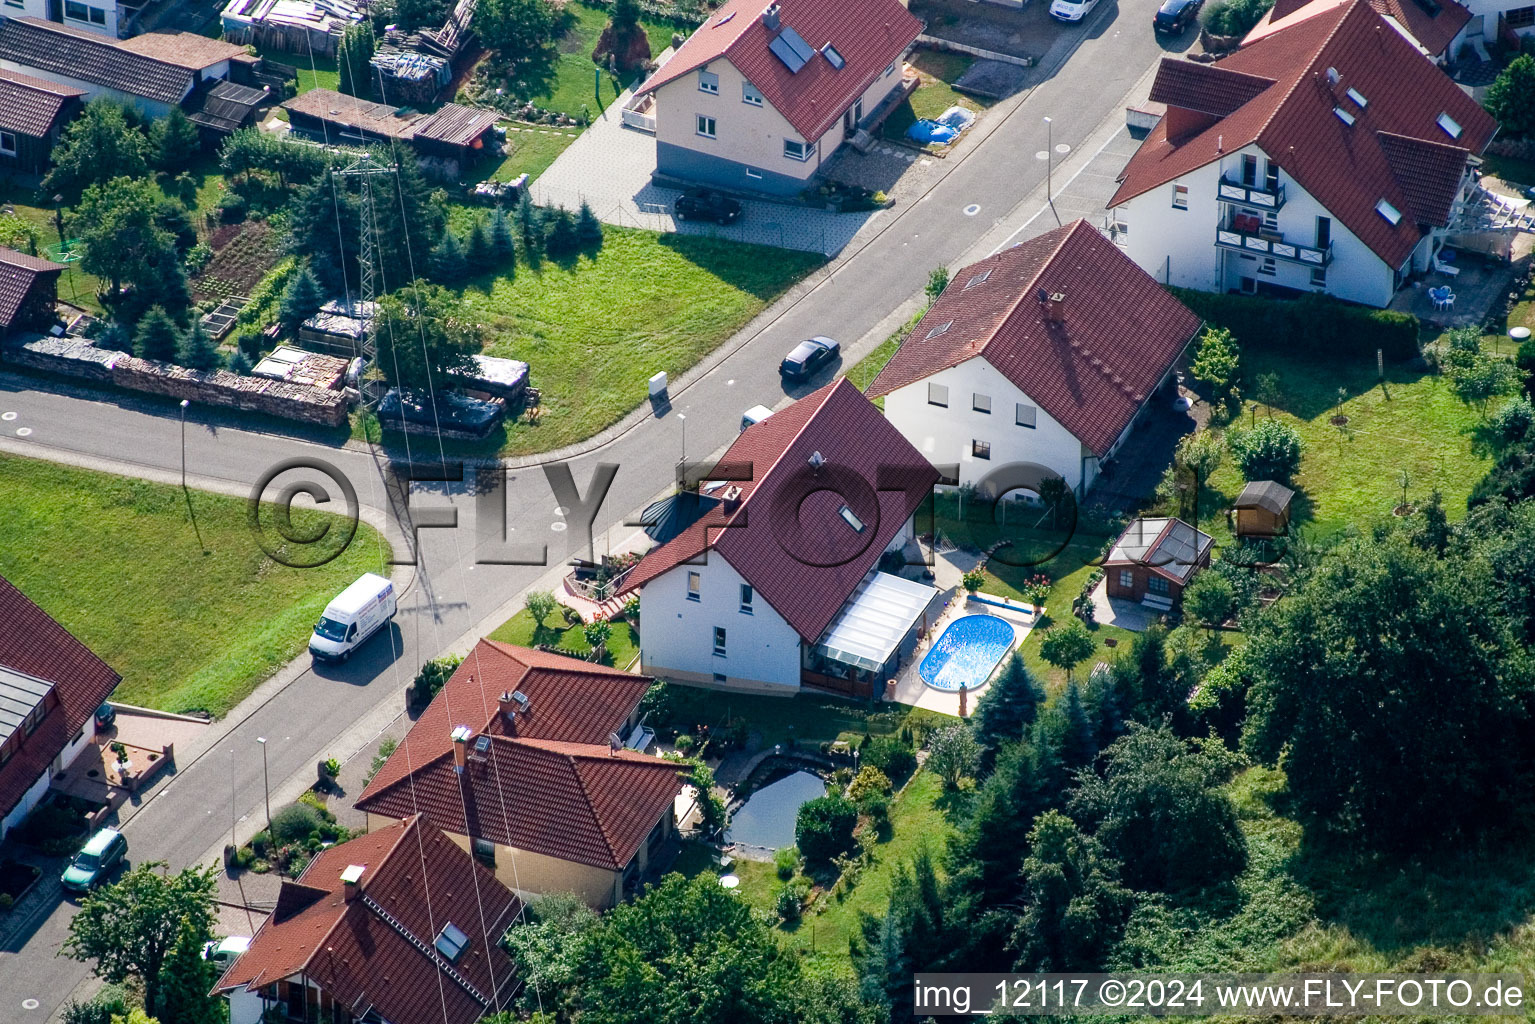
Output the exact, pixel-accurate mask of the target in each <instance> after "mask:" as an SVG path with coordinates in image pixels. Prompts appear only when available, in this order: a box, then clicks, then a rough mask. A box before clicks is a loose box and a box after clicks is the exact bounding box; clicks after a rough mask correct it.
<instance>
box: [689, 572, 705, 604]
mask: <svg viewBox="0 0 1535 1024" xmlns="http://www.w3.org/2000/svg"><path fill="white" fill-rule="evenodd" d="M703 579H704V578H703V577H702V576H700V575H699V574H698V573H696V572H694V571H693V570H692V569H689V570H688V600H689V601H697V600H699V599H700V591H701V590H702V589H703Z"/></svg>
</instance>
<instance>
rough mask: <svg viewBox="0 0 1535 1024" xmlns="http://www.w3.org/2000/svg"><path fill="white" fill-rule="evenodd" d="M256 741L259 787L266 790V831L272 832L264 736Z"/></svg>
mask: <svg viewBox="0 0 1535 1024" xmlns="http://www.w3.org/2000/svg"><path fill="white" fill-rule="evenodd" d="M256 742H257V743H259V744H261V788H262V789H263V790H264V791H265V792H266V833H267V835H268V836H270V835H271V834H272V780H271V777H270V776H268V775H267V767H266V737H265V736H257V737H256Z"/></svg>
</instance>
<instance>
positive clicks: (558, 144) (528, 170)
mask: <svg viewBox="0 0 1535 1024" xmlns="http://www.w3.org/2000/svg"><path fill="white" fill-rule="evenodd" d="M579 137H580V132H579V130H578V129H575V128H543V127H539V128H535V127H532V126H529V125H523V124H518V125H509V126H508V127H507V130H506V148H507V154H506V156H505V157H504V158H503V159H502V161H501V162H500V163H499V164H497V165H496V166H495V167H494V168H490V169H489V173H487V174H486V175H485V180H489V181H511V180H512V179H513V178H515V177H517V175H519V174H526V175H527V176H528V180H529V181H533V180H534V179H536V178H537V177H538V176H539V175H540V174H543V173H544V172H545V171H547V170H548V169H549V165H550V164H552V163H554V161H555V159H556V158H557V157H558V156H559V155H560V154H561V153H563V152H565V150H566V149H568V148H569V147H570V144H571V143H572V142H575V141H576V139H577V138H579ZM486 166H487V167H489V165H488V164H487V165H486Z"/></svg>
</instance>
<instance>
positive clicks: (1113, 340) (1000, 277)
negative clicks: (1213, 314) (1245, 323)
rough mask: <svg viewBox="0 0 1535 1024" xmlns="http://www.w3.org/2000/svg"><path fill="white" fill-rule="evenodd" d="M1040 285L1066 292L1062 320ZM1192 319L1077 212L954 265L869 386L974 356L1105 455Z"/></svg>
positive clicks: (910, 379)
mask: <svg viewBox="0 0 1535 1024" xmlns="http://www.w3.org/2000/svg"><path fill="white" fill-rule="evenodd" d="M982 275H985V279H984V280H981V277H982ZM1041 291H1043V292H1045V293H1046V294H1047V295H1055V294H1063V295H1065V297H1066V298H1065V303H1064V309H1063V312H1062V313H1060V314H1058V315H1059V316H1060V320H1059V322H1052V321H1050V320H1049V319H1048V318H1047V316H1046V314H1045V308H1044V306H1043V304H1042V303H1041V302H1040V301H1039V298H1038V294H1039V292H1041ZM951 322H952V323H951ZM945 323H950V326H949V328H948V330H946V331H944V332H943V333H942V334H936V335H934V336H933V337H928V334H929V333H930V332H931V331H932V330H933V329H934V328H936V327H938V326H941V325H943V324H945ZM1198 329H1199V318H1198V317H1196V316H1195V315H1194V314H1193V313H1191V312H1189V310H1188V308H1187V307H1185V306H1184V305H1183V303H1181V302H1179V301H1178V300H1177V299H1175V298H1173V297H1172V296H1171V295H1169V294H1168V293H1167V292H1166V291H1165V290H1164V289H1163V288H1162V287H1161V286H1160V285H1158V284H1157V283H1156V281H1154V280H1152V278H1151V277H1150V275H1148V274H1147V273H1146V272H1145V271H1144V270H1142V269H1141V268H1140V267H1138V266H1136V265H1135V262H1134V261H1133V260H1131V259H1130V258H1129V257H1128V256H1126V255H1125V254H1124V253H1123V252H1121V251H1120V250H1119V248H1118V247H1117V246H1116V245H1114V243H1112V242H1110V241H1109V240H1108V239H1106V238H1104V237H1103V235H1102V234H1100V233H1099V232H1098V231H1096V230H1095V229H1094V228H1093V227H1092V226H1091V225H1089V224H1088V223H1087V222H1086V221H1082V220H1079V221H1075V222H1074V223H1071V224H1068V225H1066V226H1065V227H1060V228H1056V229H1055V230H1054V231H1050V232H1047V233H1045V234H1043V235H1040V236H1039V237H1037V238H1033V239H1030V240H1029V241H1027V242H1024V243H1022V244H1020V245H1016V246H1013V247H1012V248H1010V249H1004V250H1002V251H1001V252H999V253H997V254H996V255H995V256H990V257H987V258H986V259H984V260H981V261H980V262H979V263H973V264H971V265H970V266H968V267H965V268H964V269H963V270H960V271H959V272H958V273H956V274H955V275H954V277H953V279H952V280H951V282H950V284H949V287H947V288H945V289H944V292H943V294H942V295H940V296H939V297H938V301H937V302H935V303H933V306H932V308H931V309H929V310H928V311H927V313H926V315H924V316H923V317H922V319H921V321H919V322H918V324H917V326H916V327H915V328H914V329H913V330H912V332H911V334H910V335H908V336H907V338H906V341H905V343H904V344H902V345H901V347H900V348H899V349H898V350H897V351H896V354H895V356H894V358H892V359H891V360H890V362H888V363H886V364H885V368H884V369H883V370H881V371H880V373H879V376H877V377H875V378H874V382H873V383H872V384H870V385H869V395H870V396H878V395H886V394H889V393H890V392H892V391H894V390H896V389H897V388H900V387H905V386H906V385H908V384H912V383H915V382H916V381H919V380H922V379H923V378H925V377H930V376H932V375H933V374H935V373H937V372H939V371H940V370H946V369H948V368H949V367H951V366H958V365H959V364H960V363H963V362H965V361H966V360H968V359H973V358H975V357H977V356H979V357H981V358H983V359H985V360H986V361H987V362H988V363H990V364H991V365H992V366H994V367H996V368H997V370H998V371H1000V372H1001V373H1002V375H1003V376H1005V377H1006V378H1007V379H1008V380H1010V381H1012V382H1013V383H1014V384H1015V385H1017V386H1018V389H1019V390H1021V391H1022V392H1023V393H1024V394H1026V395H1028V396H1029V398H1030V399H1031V400H1033V401H1034V402H1035V403H1036V404H1038V405H1039V406H1040V408H1042V409H1044V410H1045V411H1046V412H1048V413H1049V414H1050V415H1051V416H1052V417H1053V418H1054V419H1055V420H1057V421H1058V422H1059V423H1060V424H1061V425H1062V426H1063V427H1065V428H1066V429H1067V430H1069V431H1071V433H1072V434H1073V435H1074V436H1075V437H1076V438H1077V439H1078V440H1079V441H1081V442H1082V443H1083V444H1085V445H1086V446H1087V447H1088V448H1090V449H1091V450H1092V451H1093V452H1095V453H1097V454H1099V455H1103V454H1104V453H1105V452H1107V451H1108V449H1109V448H1110V447H1111V446H1112V445H1113V444H1114V442H1115V440H1117V439H1118V437H1119V435H1120V434H1121V433H1123V432H1124V429H1125V427H1126V426H1128V425H1129V423H1130V420H1131V419H1132V418H1133V417H1134V416H1135V414H1136V412H1137V410H1139V409H1140V407H1141V404H1142V403H1143V402H1145V401H1146V396H1147V395H1149V394H1150V393H1151V391H1152V389H1153V388H1155V387H1156V385H1157V383H1158V382H1159V381H1160V380H1161V379H1162V377H1163V376H1164V375H1165V374H1166V373H1167V369H1168V367H1170V366H1171V365H1172V364H1173V362H1174V360H1176V359H1177V358H1178V355H1179V353H1181V352H1182V351H1183V349H1184V347H1185V346H1186V345H1187V344H1188V341H1189V339H1190V338H1192V337H1193V336H1194V332H1195V331H1197V330H1198Z"/></svg>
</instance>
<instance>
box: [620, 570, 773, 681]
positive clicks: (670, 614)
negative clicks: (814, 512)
mask: <svg viewBox="0 0 1535 1024" xmlns="http://www.w3.org/2000/svg"><path fill="white" fill-rule="evenodd" d="M784 557H785V558H787V557H788V555H785V556H784ZM689 572H696V573H698V574H699V577H700V581H699V600H697V601H690V600H688V573H689ZM745 582H746V581H745V580H744V579H743V578H742V577H741V574H740V573H738V572H736V570H735V569H734V568H733V567H732V566H731V565H730V563H729V562H727V561H725V559H724V558H723V557H721V556H720V555H719V553H718V552H714V551H711V552H709V554H708V560H707V564H701V565H679V566H677V567H676V568H675V569H672V570H671V571H669V572H665V573H662V574H661V575H660V576H657V577H656V578H655V579H653V580H651V581H650V582H649V583H647V584H645V586H644V587H643V588H642V589H641V591H640V608H641V613H640V671H641V672H644V673H645V674H646V675H655V676H660V677H662V678H664V679H672V680H675V681H677V682H687V683H697V684H702V685H707V686H725V687H730V688H733V689H749V690H758V691H770V692H778V693H794V692H796V691H798V689H799V674H800V653H799V648H800V638H799V634H798V633H796V632H795V631H794V628H793V627H792V626H790V625H789V624H788V623H787V622H785V621H784V619H783V617H782V616H781V615H779V614H778V612H776V611H775V610H774V609H773V608H772V606H771V605H769V604H768V603H767V601H766V600H765V599H764V598H763V597H762V595H761V594H754V595H753V598H752V611H751V614H749V615H748V614H745V613H743V612H742V611H741V610H740V609H741V598H740V595H741V584H743V583H745ZM716 626H722V627H724V629H725V651H726V653H725V654H724V655H723V656H721V655H716V654H715V653H714V628H715V627H716ZM716 674H720V675H723V676H724V677H725V679H724V680H723V681H721V680H718V679H716V678H715V676H716Z"/></svg>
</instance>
